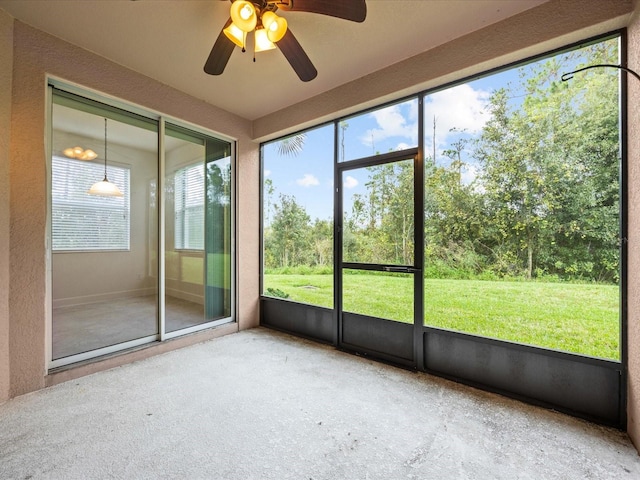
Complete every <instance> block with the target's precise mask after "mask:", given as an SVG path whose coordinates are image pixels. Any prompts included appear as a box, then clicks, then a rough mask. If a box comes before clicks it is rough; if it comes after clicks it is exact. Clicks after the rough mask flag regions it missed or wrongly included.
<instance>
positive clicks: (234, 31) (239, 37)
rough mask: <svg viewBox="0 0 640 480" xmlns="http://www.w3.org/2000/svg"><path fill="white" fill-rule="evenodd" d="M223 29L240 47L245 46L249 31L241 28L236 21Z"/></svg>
mask: <svg viewBox="0 0 640 480" xmlns="http://www.w3.org/2000/svg"><path fill="white" fill-rule="evenodd" d="M223 31H224V34H225V35H226V36H227V38H228V39H229V40H231V41H232V42H233V43H235V44H236V45H237V46H239V47H240V48H244V44H245V39H246V38H247V33H246V32H243V31H242V30H240V29H239V28H238V26H237V25H236V24H235V23H233V22H232V23H231V25H229V26H228V27H227V28H225V29H224V30H223Z"/></svg>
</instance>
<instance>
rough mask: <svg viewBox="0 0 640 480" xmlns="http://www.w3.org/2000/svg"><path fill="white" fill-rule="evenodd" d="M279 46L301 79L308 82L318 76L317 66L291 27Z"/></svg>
mask: <svg viewBox="0 0 640 480" xmlns="http://www.w3.org/2000/svg"><path fill="white" fill-rule="evenodd" d="M278 48H279V49H280V51H282V54H283V55H284V56H285V58H286V59H287V61H288V62H289V63H290V64H291V66H292V67H293V69H294V70H295V72H296V73H297V74H298V77H300V80H302V81H303V82H308V81H310V80H313V79H314V78H316V76H317V75H318V71H317V70H316V67H314V66H313V63H311V60H309V57H308V56H307V54H306V53H305V51H304V50H303V49H302V46H301V45H300V43H299V42H298V40H297V39H296V37H294V35H293V33H291V30H290V29H287V33H285V34H284V37H282V39H281V40H280V41H279V42H278Z"/></svg>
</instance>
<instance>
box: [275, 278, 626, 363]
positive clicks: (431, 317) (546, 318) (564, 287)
mask: <svg viewBox="0 0 640 480" xmlns="http://www.w3.org/2000/svg"><path fill="white" fill-rule="evenodd" d="M412 282H413V279H412V277H410V276H402V277H401V276H386V275H376V274H374V275H370V274H360V273H359V274H354V275H349V274H346V275H345V276H344V280H343V283H344V299H343V302H344V309H345V310H346V311H350V312H355V313H361V314H365V315H371V316H378V317H383V318H388V319H391V320H398V321H404V322H412V316H413V297H412V295H413V293H412ZM264 286H265V291H266V289H267V288H269V287H270V288H274V289H279V290H281V291H283V292H285V293H287V294H289V300H293V301H296V302H302V303H310V304H314V305H320V306H325V307H329V308H331V307H332V306H333V277H332V276H331V275H270V274H267V275H265V279H264ZM618 295H619V290H618V287H616V286H613V285H593V284H569V283H544V282H507V281H498V282H494V281H481V280H435V279H427V280H425V325H429V326H434V327H440V328H446V329H450V330H456V331H460V332H465V333H471V334H476V335H482V336H486V337H492V338H498V339H501V340H509V341H514V342H519V343H525V344H529V345H536V346H540V347H546V348H551V349H554V350H563V351H567V352H573V353H579V354H582V355H589V356H594V357H600V358H608V359H614V360H619V359H620V353H619V331H620V329H619V319H618V311H619V297H618Z"/></svg>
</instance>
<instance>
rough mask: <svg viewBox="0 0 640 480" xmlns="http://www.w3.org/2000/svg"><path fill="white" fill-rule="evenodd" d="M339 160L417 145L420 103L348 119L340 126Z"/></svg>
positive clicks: (393, 107)
mask: <svg viewBox="0 0 640 480" xmlns="http://www.w3.org/2000/svg"><path fill="white" fill-rule="evenodd" d="M338 135H339V145H338V161H339V162H344V161H348V160H355V159H357V158H366V157H371V156H374V155H379V154H381V153H387V152H394V151H398V150H405V149H407V148H413V147H417V146H418V100H417V99H415V98H414V99H411V100H407V101H405V102H402V103H397V104H394V105H389V106H387V107H383V108H380V109H378V110H374V111H373V112H368V113H364V114H361V115H357V116H354V117H350V118H346V119H344V120H342V121H340V122H339V124H338Z"/></svg>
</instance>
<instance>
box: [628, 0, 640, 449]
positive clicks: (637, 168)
mask: <svg viewBox="0 0 640 480" xmlns="http://www.w3.org/2000/svg"><path fill="white" fill-rule="evenodd" d="M627 33H628V47H629V49H628V59H627V60H628V65H629V67H630V68H632V69H633V70H635V71H637V72H640V2H638V3H637V4H636V11H635V13H634V16H633V18H632V19H631V22H630V23H629V26H628V30H627ZM628 85H629V100H628V103H627V108H628V149H629V150H628V193H629V200H628V218H629V220H628V232H627V236H628V239H629V242H628V261H627V268H628V272H629V275H628V287H627V292H628V297H627V299H628V300H627V301H628V305H627V309H628V316H627V322H628V326H627V328H628V330H627V335H628V341H627V353H628V385H627V431H628V432H629V436H630V437H631V440H632V441H633V443H634V445H635V446H636V448H640V244H639V243H638V242H639V241H640V82H638V81H637V80H636V79H635V78H633V77H631V76H630V75H629V76H628Z"/></svg>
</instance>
